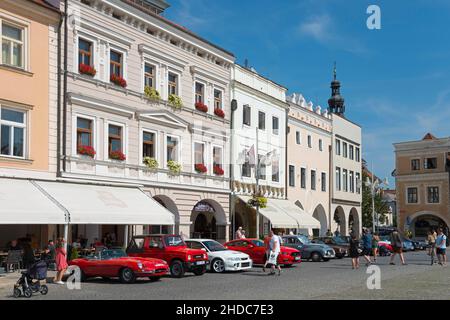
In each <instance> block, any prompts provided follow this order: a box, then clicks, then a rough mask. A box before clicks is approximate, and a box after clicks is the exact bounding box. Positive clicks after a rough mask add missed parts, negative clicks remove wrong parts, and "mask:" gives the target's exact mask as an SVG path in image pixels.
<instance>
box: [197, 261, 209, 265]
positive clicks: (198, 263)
mask: <svg viewBox="0 0 450 320" xmlns="http://www.w3.org/2000/svg"><path fill="white" fill-rule="evenodd" d="M205 263H206V262H205V261H197V262H196V263H195V264H196V265H202V264H205Z"/></svg>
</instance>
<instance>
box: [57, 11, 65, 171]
mask: <svg viewBox="0 0 450 320" xmlns="http://www.w3.org/2000/svg"><path fill="white" fill-rule="evenodd" d="M63 21H64V16H63V15H61V16H60V18H59V25H58V50H57V51H58V58H57V73H58V74H57V79H58V80H57V81H58V86H57V92H58V93H57V95H58V96H57V98H56V101H57V102H56V104H57V115H56V118H57V123H56V177H58V178H59V177H61V161H60V159H61V32H62V30H61V28H62V24H63Z"/></svg>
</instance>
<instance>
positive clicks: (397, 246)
mask: <svg viewBox="0 0 450 320" xmlns="http://www.w3.org/2000/svg"><path fill="white" fill-rule="evenodd" d="M391 245H392V249H393V250H394V252H393V253H392V256H391V262H390V263H389V264H391V265H395V263H394V258H395V256H396V255H397V254H398V255H399V256H400V260H401V262H402V265H404V266H405V265H406V262H405V257H404V256H403V242H402V238H401V236H400V233H399V232H398V230H397V228H395V229H394V231H393V232H392V233H391Z"/></svg>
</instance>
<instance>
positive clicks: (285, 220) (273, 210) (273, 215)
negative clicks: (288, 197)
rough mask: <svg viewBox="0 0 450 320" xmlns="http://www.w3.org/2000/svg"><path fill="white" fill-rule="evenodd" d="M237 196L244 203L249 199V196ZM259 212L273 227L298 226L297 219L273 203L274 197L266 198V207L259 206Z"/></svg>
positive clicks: (295, 227) (292, 227) (294, 227)
mask: <svg viewBox="0 0 450 320" xmlns="http://www.w3.org/2000/svg"><path fill="white" fill-rule="evenodd" d="M239 198H241V199H242V201H244V202H245V203H247V202H248V200H250V199H251V197H249V196H239ZM259 212H260V213H261V214H262V215H263V216H264V217H266V218H267V219H269V220H270V223H271V224H272V227H273V228H288V229H289V228H291V229H297V228H299V227H298V223H297V220H295V219H294V218H292V217H291V216H290V215H288V214H286V212H284V210H282V209H280V208H278V207H277V206H275V205H274V199H267V206H266V208H260V209H259Z"/></svg>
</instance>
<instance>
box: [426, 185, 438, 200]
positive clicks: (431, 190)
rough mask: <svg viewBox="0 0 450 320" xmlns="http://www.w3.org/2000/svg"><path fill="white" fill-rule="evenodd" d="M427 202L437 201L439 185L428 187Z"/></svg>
mask: <svg viewBox="0 0 450 320" xmlns="http://www.w3.org/2000/svg"><path fill="white" fill-rule="evenodd" d="M427 194H428V203H439V187H428V188H427Z"/></svg>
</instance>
